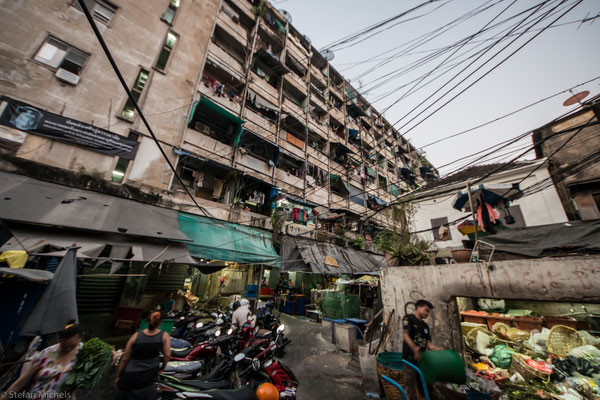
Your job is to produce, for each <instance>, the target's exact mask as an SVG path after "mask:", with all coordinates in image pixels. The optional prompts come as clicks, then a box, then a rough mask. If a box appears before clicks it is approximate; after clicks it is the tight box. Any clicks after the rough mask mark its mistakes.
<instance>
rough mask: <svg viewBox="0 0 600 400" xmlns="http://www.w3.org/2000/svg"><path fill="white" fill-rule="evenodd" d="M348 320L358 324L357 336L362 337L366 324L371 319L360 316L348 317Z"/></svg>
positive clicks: (355, 324) (352, 323)
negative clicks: (360, 317)
mask: <svg viewBox="0 0 600 400" xmlns="http://www.w3.org/2000/svg"><path fill="white" fill-rule="evenodd" d="M346 321H348V323H350V324H351V325H354V326H356V338H357V339H362V338H363V332H364V331H365V325H366V323H367V322H369V321H367V320H364V319H359V318H346Z"/></svg>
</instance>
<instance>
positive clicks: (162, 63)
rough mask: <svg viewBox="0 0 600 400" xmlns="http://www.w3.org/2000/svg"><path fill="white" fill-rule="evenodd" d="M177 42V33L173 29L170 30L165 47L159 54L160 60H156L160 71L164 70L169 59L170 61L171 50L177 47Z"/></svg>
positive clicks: (156, 66)
mask: <svg viewBox="0 0 600 400" xmlns="http://www.w3.org/2000/svg"><path fill="white" fill-rule="evenodd" d="M176 42H177V34H176V33H175V32H173V31H169V33H167V38H166V39H165V43H164V45H163V48H162V50H161V52H160V55H159V56H158V61H156V65H155V66H154V67H155V68H156V69H157V70H159V71H164V70H165V68H166V66H167V61H169V57H170V56H171V52H172V51H173V48H174V47H175V43H176Z"/></svg>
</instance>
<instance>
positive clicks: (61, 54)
mask: <svg viewBox="0 0 600 400" xmlns="http://www.w3.org/2000/svg"><path fill="white" fill-rule="evenodd" d="M89 57H90V55H89V54H87V53H84V52H83V51H81V50H78V49H76V48H75V47H73V46H71V45H69V44H67V43H65V42H63V41H62V40H58V39H57V38H55V37H52V36H49V37H48V38H47V39H46V41H45V42H44V44H42V46H41V47H40V49H39V50H38V51H37V53H36V54H35V57H34V60H36V61H39V62H41V63H42V64H46V65H47V66H49V67H52V68H56V69H59V68H62V69H64V70H67V71H69V72H71V73H73V74H76V75H79V73H80V72H81V69H82V68H83V66H84V65H85V63H86V62H87V60H88V58H89Z"/></svg>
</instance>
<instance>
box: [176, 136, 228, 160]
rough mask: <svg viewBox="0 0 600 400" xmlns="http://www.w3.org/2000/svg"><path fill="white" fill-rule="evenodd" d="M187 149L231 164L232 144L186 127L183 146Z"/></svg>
mask: <svg viewBox="0 0 600 400" xmlns="http://www.w3.org/2000/svg"><path fill="white" fill-rule="evenodd" d="M182 147H184V148H186V149H187V150H189V151H191V152H193V153H196V154H199V155H201V156H203V157H207V158H210V159H212V160H215V161H218V162H220V163H223V164H225V165H231V159H232V158H233V153H234V150H233V146H229V145H227V144H225V143H222V142H220V141H218V140H216V139H213V138H211V137H210V136H208V135H205V134H204V133H202V132H199V131H197V130H195V129H188V130H187V131H186V134H185V141H184V144H183V146H182Z"/></svg>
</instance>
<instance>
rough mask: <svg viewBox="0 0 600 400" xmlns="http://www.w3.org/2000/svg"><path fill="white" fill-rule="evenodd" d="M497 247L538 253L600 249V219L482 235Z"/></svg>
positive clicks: (533, 253) (532, 253) (588, 251)
mask: <svg viewBox="0 0 600 400" xmlns="http://www.w3.org/2000/svg"><path fill="white" fill-rule="evenodd" d="M485 242H486V243H490V244H492V245H494V246H495V250H496V251H503V252H506V253H513V254H520V255H524V256H529V257H540V256H545V255H552V254H556V253H560V252H574V253H577V252H580V253H583V254H590V253H600V221H599V220H595V221H571V222H567V223H560V224H551V225H540V226H533V227H530V228H522V229H509V230H506V231H502V232H499V233H497V234H495V235H491V236H487V237H485Z"/></svg>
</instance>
